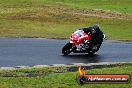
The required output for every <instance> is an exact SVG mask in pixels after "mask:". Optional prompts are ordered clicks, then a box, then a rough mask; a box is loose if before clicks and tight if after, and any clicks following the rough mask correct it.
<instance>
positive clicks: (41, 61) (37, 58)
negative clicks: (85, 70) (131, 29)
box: [0, 38, 132, 67]
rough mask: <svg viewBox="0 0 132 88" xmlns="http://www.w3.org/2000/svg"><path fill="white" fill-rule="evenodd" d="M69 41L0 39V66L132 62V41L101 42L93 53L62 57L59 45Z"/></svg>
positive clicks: (61, 45)
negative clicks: (91, 54) (97, 49)
mask: <svg viewBox="0 0 132 88" xmlns="http://www.w3.org/2000/svg"><path fill="white" fill-rule="evenodd" d="M67 42H68V40H54V39H7V38H1V39H0V67H8V66H23V65H26V66H34V65H51V64H71V63H98V62H132V42H118V41H113V42H112V41H104V42H103V44H102V46H101V48H100V50H99V51H98V52H97V53H96V54H95V55H93V56H89V55H87V54H73V53H72V54H70V55H68V56H63V55H62V53H61V48H62V47H63V46H64V45H65V44H66V43H67Z"/></svg>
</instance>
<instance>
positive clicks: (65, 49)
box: [62, 42, 72, 55]
mask: <svg viewBox="0 0 132 88" xmlns="http://www.w3.org/2000/svg"><path fill="white" fill-rule="evenodd" d="M71 48H72V44H71V43H70V42H68V43H67V44H66V45H65V46H64V47H63V48H62V53H63V54H64V55H68V54H70V53H71Z"/></svg>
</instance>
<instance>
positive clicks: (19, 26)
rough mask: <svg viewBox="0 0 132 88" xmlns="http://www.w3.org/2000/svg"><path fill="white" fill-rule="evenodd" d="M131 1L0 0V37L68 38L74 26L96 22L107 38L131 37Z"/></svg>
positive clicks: (121, 38)
mask: <svg viewBox="0 0 132 88" xmlns="http://www.w3.org/2000/svg"><path fill="white" fill-rule="evenodd" d="M113 3H115V4H113ZM131 5H132V1H131V0H120V1H118V0H114V1H113V0H100V1H98V0H1V1H0V37H7V38H9V37H13V38H69V37H70V35H71V33H72V32H73V31H74V30H76V29H78V28H83V27H88V26H91V25H93V24H99V25H100V27H101V29H102V30H103V31H104V33H105V34H106V35H107V36H108V39H115V40H132V35H131V32H132V30H131V24H132V15H131V13H132V7H131ZM96 9H102V10H96ZM107 10H111V11H107ZM117 12H120V13H121V14H118V13H117ZM76 13H78V15H77V14H76ZM126 13H129V14H130V15H128V14H126ZM83 14H84V15H83ZM85 14H87V16H86V15H85ZM93 15H96V16H93ZM100 16H103V17H100ZM111 17H114V18H111Z"/></svg>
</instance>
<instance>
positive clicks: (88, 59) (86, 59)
mask: <svg viewBox="0 0 132 88" xmlns="http://www.w3.org/2000/svg"><path fill="white" fill-rule="evenodd" d="M62 56H63V57H64V58H66V59H73V60H75V61H83V62H80V63H98V62H100V59H101V57H100V56H99V55H97V54H94V55H89V54H69V55H62Z"/></svg>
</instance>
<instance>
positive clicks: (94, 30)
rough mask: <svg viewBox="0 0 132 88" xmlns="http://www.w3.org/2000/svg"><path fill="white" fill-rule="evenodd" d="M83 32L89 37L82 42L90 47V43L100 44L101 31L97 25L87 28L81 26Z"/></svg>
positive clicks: (101, 39)
mask: <svg viewBox="0 0 132 88" xmlns="http://www.w3.org/2000/svg"><path fill="white" fill-rule="evenodd" d="M81 30H83V31H84V32H85V33H87V34H88V35H90V36H91V39H90V40H89V41H88V40H85V41H84V42H85V43H86V44H88V45H89V46H90V47H91V48H92V44H98V43H99V44H101V43H102V41H103V37H104V36H103V32H102V31H101V30H100V28H99V25H93V26H91V27H88V28H82V29H81Z"/></svg>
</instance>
